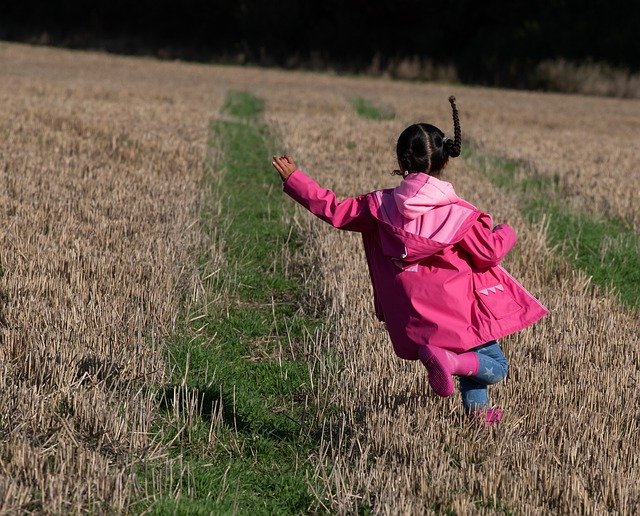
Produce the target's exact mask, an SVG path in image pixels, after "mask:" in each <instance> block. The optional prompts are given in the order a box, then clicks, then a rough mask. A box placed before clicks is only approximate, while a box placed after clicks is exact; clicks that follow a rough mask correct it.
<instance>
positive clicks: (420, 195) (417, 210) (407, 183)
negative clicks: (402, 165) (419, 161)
mask: <svg viewBox="0 0 640 516" xmlns="http://www.w3.org/2000/svg"><path fill="white" fill-rule="evenodd" d="M393 199H394V201H395V203H396V207H397V208H398V212H399V213H400V214H401V215H402V216H403V217H404V218H406V219H409V220H414V219H416V218H418V217H420V216H421V215H424V214H425V213H427V212H428V211H431V210H432V209H433V208H436V207H437V206H445V205H447V204H452V203H454V202H457V201H459V200H460V198H459V197H458V196H457V195H456V192H455V191H454V190H453V186H452V185H451V183H447V182H446V181H441V180H440V179H438V178H436V177H433V176H429V175H428V174H425V173H422V172H414V173H411V174H408V175H407V177H406V178H404V180H403V181H402V183H400V185H399V186H398V187H397V188H394V190H393Z"/></svg>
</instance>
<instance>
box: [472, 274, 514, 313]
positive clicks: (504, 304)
mask: <svg viewBox="0 0 640 516" xmlns="http://www.w3.org/2000/svg"><path fill="white" fill-rule="evenodd" d="M476 297H477V298H478V299H479V300H480V303H481V304H482V305H483V306H484V307H485V308H486V309H487V310H488V311H489V313H491V315H493V317H494V318H495V319H503V318H504V317H507V316H509V315H512V314H514V313H516V312H517V311H519V310H522V305H521V304H519V303H518V302H517V301H516V300H515V299H514V298H513V296H512V295H511V293H510V292H508V291H507V290H506V289H505V288H504V285H503V284H502V283H497V284H495V285H492V286H490V287H485V288H478V289H476Z"/></svg>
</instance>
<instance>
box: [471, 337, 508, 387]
mask: <svg viewBox="0 0 640 516" xmlns="http://www.w3.org/2000/svg"><path fill="white" fill-rule="evenodd" d="M471 351H475V352H476V353H477V355H478V364H479V367H478V372H477V373H476V374H475V375H474V376H473V380H475V381H476V382H477V383H481V384H484V385H491V384H494V383H498V382H500V381H502V380H504V379H505V378H506V376H507V372H508V371H509V365H508V364H507V358H506V357H505V356H504V353H503V352H502V349H500V346H499V345H498V343H497V342H496V341H495V340H494V341H491V342H487V343H486V344H483V345H482V346H479V347H477V348H473V349H472V350H471Z"/></svg>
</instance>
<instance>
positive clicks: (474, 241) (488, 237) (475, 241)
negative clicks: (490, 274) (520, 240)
mask: <svg viewBox="0 0 640 516" xmlns="http://www.w3.org/2000/svg"><path fill="white" fill-rule="evenodd" d="M458 244H459V245H460V246H461V247H462V248H463V249H465V250H466V251H467V252H468V253H469V254H470V255H471V259H472V260H473V263H475V264H476V265H477V266H478V267H494V266H496V265H498V264H499V263H500V262H501V261H502V259H503V258H504V257H505V256H506V255H507V253H508V252H509V251H511V249H512V248H513V246H514V245H515V244H516V232H515V231H514V230H513V228H512V227H511V226H509V225H508V224H498V225H497V226H495V227H493V228H492V221H491V217H490V216H489V215H487V214H486V213H483V214H482V215H481V216H480V217H479V218H478V220H477V221H476V223H475V224H474V225H473V226H472V227H471V229H470V230H469V231H468V232H467V234H466V235H465V236H464V238H463V239H462V240H460V242H458Z"/></svg>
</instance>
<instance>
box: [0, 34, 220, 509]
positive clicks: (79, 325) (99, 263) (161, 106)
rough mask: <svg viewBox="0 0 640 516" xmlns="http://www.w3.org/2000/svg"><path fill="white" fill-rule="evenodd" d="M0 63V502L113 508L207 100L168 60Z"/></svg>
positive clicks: (129, 480)
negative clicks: (0, 318)
mask: <svg viewBox="0 0 640 516" xmlns="http://www.w3.org/2000/svg"><path fill="white" fill-rule="evenodd" d="M0 62H1V66H0V76H1V77H2V80H0V104H1V105H2V111H3V116H2V118H1V119H0V141H1V142H2V150H1V151H0V180H1V182H2V184H3V188H2V190H1V191H0V203H1V205H2V207H3V208H2V210H1V212H0V213H1V215H0V216H1V220H0V224H1V225H2V227H3V231H2V233H1V234H0V252H1V257H2V269H3V271H4V276H3V277H2V280H1V283H0V288H1V290H2V295H3V300H2V306H1V308H2V312H3V316H4V319H5V320H6V324H5V325H4V327H3V328H2V346H0V362H1V363H2V370H1V372H0V385H1V386H2V388H1V391H0V417H1V418H2V419H1V421H2V422H1V426H0V428H1V430H2V435H3V439H2V443H0V507H2V509H3V510H4V511H7V512H18V511H38V512H39V511H43V512H48V513H67V512H78V511H85V510H90V511H98V512H102V511H122V510H124V509H125V508H126V506H127V504H128V503H129V501H130V497H131V495H132V492H133V491H134V489H135V478H134V476H133V469H132V468H133V466H134V464H135V463H136V461H138V460H139V459H140V457H142V456H144V455H145V453H146V452H147V451H148V450H149V448H150V447H151V446H153V445H154V443H153V442H152V439H151V437H152V436H151V435H150V430H151V423H152V421H153V419H154V417H155V414H154V410H155V408H156V406H157V400H156V399H155V392H154V391H155V390H154V388H153V386H155V385H158V384H161V383H162V382H164V381H165V380H166V379H167V367H166V365H165V363H164V361H163V359H162V354H161V349H160V346H159V344H158V343H159V341H160V340H161V339H162V338H163V337H164V336H166V335H167V334H168V333H170V332H171V331H172V328H173V326H174V324H175V321H176V318H177V316H178V315H179V310H180V306H181V298H182V297H183V296H184V295H185V294H186V293H187V292H188V291H189V290H190V289H191V288H192V286H191V285H192V283H193V281H192V276H193V266H192V265H190V263H191V257H190V255H189V251H190V248H191V247H192V246H193V245H194V243H195V242H196V238H197V225H196V226H195V227H194V223H196V222H197V220H198V212H197V202H198V182H199V180H200V177H201V175H202V167H203V162H204V157H205V152H206V138H207V122H208V118H209V116H210V113H211V112H212V111H213V109H215V108H216V107H217V106H216V104H217V103H219V102H221V101H222V100H223V98H224V92H223V91H220V89H218V91H210V86H209V85H208V84H207V81H206V78H205V77H204V75H203V72H202V71H201V70H199V69H198V68H196V67H187V66H182V65H173V64H159V63H154V62H151V61H147V62H145V61H136V60H129V59H122V58H113V57H108V56H102V55H95V54H79V53H71V52H61V51H54V50H48V49H32V48H28V47H22V46H14V45H10V46H8V45H7V46H3V47H2V48H1V49H0ZM194 84H195V86H194Z"/></svg>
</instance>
